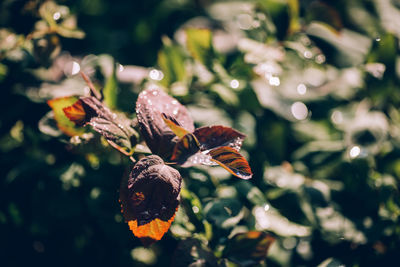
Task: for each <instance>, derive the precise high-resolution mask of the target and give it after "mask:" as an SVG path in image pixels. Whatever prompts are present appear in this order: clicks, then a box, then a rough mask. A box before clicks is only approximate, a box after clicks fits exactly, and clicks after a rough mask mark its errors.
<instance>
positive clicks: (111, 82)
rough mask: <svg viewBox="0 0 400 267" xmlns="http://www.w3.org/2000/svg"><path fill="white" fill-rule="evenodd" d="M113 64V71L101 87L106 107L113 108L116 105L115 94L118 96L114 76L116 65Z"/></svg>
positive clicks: (115, 77)
mask: <svg viewBox="0 0 400 267" xmlns="http://www.w3.org/2000/svg"><path fill="white" fill-rule="evenodd" d="M114 65H115V64H113V71H112V73H111V75H110V76H109V77H108V78H107V82H106V85H105V86H104V89H103V95H104V103H105V104H106V105H107V107H109V108H111V109H115V108H116V107H117V96H118V83H117V76H116V68H117V67H116V66H114Z"/></svg>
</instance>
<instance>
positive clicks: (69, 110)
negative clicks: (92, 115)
mask: <svg viewBox="0 0 400 267" xmlns="http://www.w3.org/2000/svg"><path fill="white" fill-rule="evenodd" d="M63 111H64V114H65V116H67V118H68V119H69V120H70V121H72V122H74V123H75V124H76V125H79V126H82V125H84V124H85V123H86V121H85V116H86V112H85V109H84V108H83V104H82V100H80V99H79V100H78V101H76V102H75V103H74V104H73V105H72V106H69V107H65V108H63Z"/></svg>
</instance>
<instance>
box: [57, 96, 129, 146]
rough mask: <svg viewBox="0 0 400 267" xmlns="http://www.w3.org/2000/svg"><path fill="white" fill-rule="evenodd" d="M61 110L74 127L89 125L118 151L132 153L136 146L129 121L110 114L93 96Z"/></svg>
mask: <svg viewBox="0 0 400 267" xmlns="http://www.w3.org/2000/svg"><path fill="white" fill-rule="evenodd" d="M63 110H64V113H65V115H66V116H67V117H68V118H69V119H70V120H71V121H72V122H74V123H75V124H76V125H79V126H83V125H87V124H89V125H91V126H92V128H93V130H95V131H96V132H98V133H100V134H101V135H103V136H104V137H105V138H106V139H107V140H108V141H111V142H114V143H115V145H116V148H117V149H118V150H120V151H125V150H127V151H132V149H133V147H134V146H135V145H136V137H137V133H136V131H135V130H134V129H133V128H132V127H131V126H130V120H129V119H128V118H126V117H125V116H124V115H123V114H117V113H113V112H111V110H110V109H109V108H108V107H106V106H105V105H104V104H103V103H102V102H100V100H98V99H97V98H95V97H93V96H89V97H81V98H79V100H77V101H76V102H75V103H74V104H73V105H71V106H68V107H65V108H64V109H63ZM128 154H129V153H128Z"/></svg>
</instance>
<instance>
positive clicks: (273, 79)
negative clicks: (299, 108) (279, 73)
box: [269, 76, 281, 86]
mask: <svg viewBox="0 0 400 267" xmlns="http://www.w3.org/2000/svg"><path fill="white" fill-rule="evenodd" d="M269 84H270V85H272V86H279V85H280V84H281V80H280V79H279V77H276V76H271V77H270V78H269Z"/></svg>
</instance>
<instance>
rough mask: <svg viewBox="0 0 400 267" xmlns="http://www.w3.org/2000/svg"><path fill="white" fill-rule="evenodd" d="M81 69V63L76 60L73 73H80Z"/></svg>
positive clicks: (73, 63)
mask: <svg viewBox="0 0 400 267" xmlns="http://www.w3.org/2000/svg"><path fill="white" fill-rule="evenodd" d="M80 70H81V66H80V65H79V63H78V62H76V61H74V62H72V71H71V74H72V75H75V74H78V73H79V71H80Z"/></svg>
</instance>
